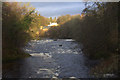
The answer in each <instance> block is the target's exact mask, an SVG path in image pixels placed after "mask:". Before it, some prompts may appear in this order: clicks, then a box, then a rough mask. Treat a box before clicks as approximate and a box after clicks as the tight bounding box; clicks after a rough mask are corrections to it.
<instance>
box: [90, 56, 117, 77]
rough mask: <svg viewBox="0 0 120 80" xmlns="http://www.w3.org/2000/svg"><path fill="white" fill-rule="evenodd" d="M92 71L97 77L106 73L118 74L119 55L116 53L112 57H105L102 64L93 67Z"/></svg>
mask: <svg viewBox="0 0 120 80" xmlns="http://www.w3.org/2000/svg"><path fill="white" fill-rule="evenodd" d="M90 73H91V75H94V76H95V77H104V74H117V73H118V55H116V54H114V55H112V56H111V57H109V58H107V59H104V60H103V61H102V62H101V63H100V64H98V65H96V66H95V67H93V68H92V69H91V72H90Z"/></svg>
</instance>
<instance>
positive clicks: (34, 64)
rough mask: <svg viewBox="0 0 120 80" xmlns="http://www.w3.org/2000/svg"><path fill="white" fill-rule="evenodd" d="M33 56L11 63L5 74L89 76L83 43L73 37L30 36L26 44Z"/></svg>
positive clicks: (36, 76)
mask: <svg viewBox="0 0 120 80" xmlns="http://www.w3.org/2000/svg"><path fill="white" fill-rule="evenodd" d="M24 50H25V52H27V53H29V54H30V55H31V57H28V58H24V59H20V60H17V61H14V62H11V63H9V64H8V67H7V69H5V70H4V71H3V77H6V78H88V77H89V68H88V67H87V66H85V58H86V57H85V56H84V54H83V53H82V51H81V46H80V45H79V44H78V43H77V42H76V41H74V40H73V39H57V40H53V39H43V40H31V41H30V42H29V43H28V44H27V45H26V47H25V48H24Z"/></svg>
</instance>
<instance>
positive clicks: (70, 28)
mask: <svg viewBox="0 0 120 80" xmlns="http://www.w3.org/2000/svg"><path fill="white" fill-rule="evenodd" d="M85 6H86V7H85V9H84V10H83V11H82V14H81V15H74V16H70V15H65V16H60V17H58V19H57V22H58V23H59V24H60V26H58V27H53V28H51V29H49V31H48V34H49V37H50V38H72V39H75V40H76V41H78V42H79V43H80V44H82V45H83V49H82V52H83V53H84V54H86V55H87V56H88V58H90V59H93V60H102V61H104V63H101V64H100V65H102V66H103V67H104V68H102V69H101V68H100V66H99V67H96V69H97V70H96V69H95V70H94V71H98V73H100V72H101V71H103V72H114V71H115V72H117V70H118V67H117V66H118V65H117V64H118V63H117V62H118V61H117V60H116V59H118V23H119V22H118V3H117V2H116V3H115V2H114V3H113V2H112V3H110V2H101V3H100V2H94V3H93V4H92V5H91V3H90V5H89V3H87V4H85ZM98 68H99V69H100V70H98ZM101 73H102V72H101Z"/></svg>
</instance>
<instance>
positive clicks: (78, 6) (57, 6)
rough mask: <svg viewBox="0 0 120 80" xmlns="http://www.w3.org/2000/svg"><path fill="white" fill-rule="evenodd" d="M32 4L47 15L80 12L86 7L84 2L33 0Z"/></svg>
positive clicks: (54, 15) (42, 13)
mask: <svg viewBox="0 0 120 80" xmlns="http://www.w3.org/2000/svg"><path fill="white" fill-rule="evenodd" d="M30 4H31V5H32V6H33V7H35V8H36V10H37V11H38V12H39V13H40V14H41V15H42V16H45V17H58V16H61V15H66V14H70V15H75V14H80V13H81V12H82V10H83V9H84V8H85V6H84V3H83V2H31V3H30Z"/></svg>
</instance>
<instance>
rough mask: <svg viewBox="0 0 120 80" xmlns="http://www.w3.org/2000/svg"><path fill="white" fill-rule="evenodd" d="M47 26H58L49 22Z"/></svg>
mask: <svg viewBox="0 0 120 80" xmlns="http://www.w3.org/2000/svg"><path fill="white" fill-rule="evenodd" d="M48 26H58V24H57V23H51V22H50V25H48Z"/></svg>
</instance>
